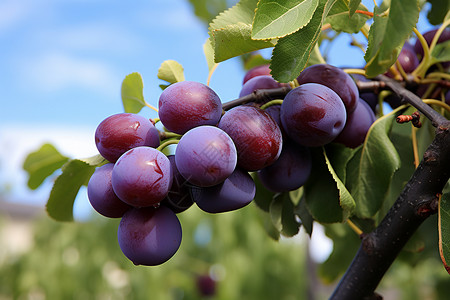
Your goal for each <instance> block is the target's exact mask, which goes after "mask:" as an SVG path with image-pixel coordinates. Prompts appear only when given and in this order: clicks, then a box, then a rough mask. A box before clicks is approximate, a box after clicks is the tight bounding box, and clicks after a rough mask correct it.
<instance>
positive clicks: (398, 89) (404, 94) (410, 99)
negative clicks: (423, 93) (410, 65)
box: [376, 75, 448, 127]
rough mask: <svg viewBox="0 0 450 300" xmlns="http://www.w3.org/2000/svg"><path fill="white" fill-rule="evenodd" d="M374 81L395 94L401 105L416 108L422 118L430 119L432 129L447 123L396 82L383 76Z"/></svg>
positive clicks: (442, 117)
mask: <svg viewBox="0 0 450 300" xmlns="http://www.w3.org/2000/svg"><path fill="white" fill-rule="evenodd" d="M376 79H377V80H380V81H381V82H383V83H384V85H385V86H386V87H387V88H389V89H390V90H391V91H393V92H394V93H395V94H397V96H399V98H400V99H401V101H402V103H409V104H411V105H412V106H414V107H415V108H417V109H418V110H419V111H420V112H421V113H422V114H423V115H424V116H426V117H427V118H428V119H430V121H431V123H432V124H433V126H434V127H438V126H440V125H442V124H445V123H446V122H448V120H447V119H446V118H445V117H444V116H442V115H441V114H439V113H438V112H437V111H435V110H434V109H433V108H432V107H431V106H429V105H428V104H425V103H424V102H423V101H422V99H420V98H419V97H418V96H417V95H415V94H414V93H413V92H411V91H408V90H407V89H405V88H404V87H403V86H402V85H401V84H400V83H398V82H397V81H395V80H392V79H390V78H388V77H386V76H384V75H378V76H377V77H376Z"/></svg>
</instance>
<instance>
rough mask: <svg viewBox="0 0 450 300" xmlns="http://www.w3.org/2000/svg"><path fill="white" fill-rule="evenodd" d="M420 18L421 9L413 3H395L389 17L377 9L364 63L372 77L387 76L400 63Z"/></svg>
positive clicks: (407, 0) (402, 0) (406, 0)
mask: <svg viewBox="0 0 450 300" xmlns="http://www.w3.org/2000/svg"><path fill="white" fill-rule="evenodd" d="M418 18H419V5H418V3H417V1H412V0H392V1H391V3H390V7H389V11H388V13H385V11H384V10H383V8H380V7H375V12H374V18H373V24H372V26H371V27H370V31H369V45H368V47H367V51H366V54H365V56H364V59H365V60H366V62H367V65H366V74H367V76H369V77H373V76H376V75H378V74H381V73H384V72H385V71H386V70H387V69H388V68H389V67H390V66H392V64H394V62H395V61H396V60H397V57H398V54H399V53H400V50H401V48H402V46H403V44H404V42H405V40H406V39H407V38H408V37H409V36H410V34H411V32H412V29H413V28H414V26H415V25H416V23H417V20H418Z"/></svg>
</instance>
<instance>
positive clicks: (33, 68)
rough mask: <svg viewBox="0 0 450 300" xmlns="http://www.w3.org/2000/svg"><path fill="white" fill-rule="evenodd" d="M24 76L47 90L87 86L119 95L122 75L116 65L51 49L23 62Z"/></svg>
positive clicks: (30, 82)
mask: <svg viewBox="0 0 450 300" xmlns="http://www.w3.org/2000/svg"><path fill="white" fill-rule="evenodd" d="M19 71H20V72H21V76H23V78H24V79H25V80H27V81H28V82H26V83H24V84H25V85H27V86H28V85H29V84H30V85H32V86H34V87H35V88H39V89H41V90H42V91H44V92H53V91H60V90H64V89H66V88H71V87H72V88H73V87H75V88H83V89H84V88H87V89H91V90H95V91H98V92H102V93H104V94H107V95H116V94H117V87H118V86H120V83H121V80H122V78H121V77H120V76H118V75H117V74H116V72H115V71H114V70H113V68H112V67H111V66H110V65H108V64H106V63H104V62H101V61H97V60H88V59H84V58H79V57H74V56H70V55H69V54H66V53H62V52H53V53H52V52H48V53H45V54H42V55H40V56H35V57H33V58H32V59H31V58H27V59H26V60H25V61H23V62H21V63H19Z"/></svg>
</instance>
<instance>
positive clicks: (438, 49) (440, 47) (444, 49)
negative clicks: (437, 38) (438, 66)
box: [431, 40, 450, 62]
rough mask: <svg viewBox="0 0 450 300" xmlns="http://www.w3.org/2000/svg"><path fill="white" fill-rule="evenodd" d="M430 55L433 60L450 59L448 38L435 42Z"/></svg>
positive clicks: (449, 41)
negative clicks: (441, 41)
mask: <svg viewBox="0 0 450 300" xmlns="http://www.w3.org/2000/svg"><path fill="white" fill-rule="evenodd" d="M431 56H432V57H433V60H434V61H435V62H444V61H450V40H448V41H445V42H443V43H439V44H436V46H435V47H434V48H433V51H431Z"/></svg>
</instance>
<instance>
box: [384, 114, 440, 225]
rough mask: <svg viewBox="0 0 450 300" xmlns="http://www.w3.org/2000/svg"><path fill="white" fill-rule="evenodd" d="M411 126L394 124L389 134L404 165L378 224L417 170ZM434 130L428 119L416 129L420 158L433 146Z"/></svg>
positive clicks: (385, 201)
mask: <svg viewBox="0 0 450 300" xmlns="http://www.w3.org/2000/svg"><path fill="white" fill-rule="evenodd" d="M414 111H416V109H415V108H413V107H410V108H408V109H407V110H406V111H404V112H403V114H405V115H411V114H412V113H413V112H414ZM411 126H412V125H410V124H398V123H395V122H394V123H393V126H392V129H391V133H390V134H389V138H390V140H391V142H392V143H393V144H394V146H395V149H396V150H397V152H398V154H399V156H400V161H401V162H402V165H401V168H399V169H398V170H397V171H395V173H394V176H393V177H392V180H391V183H390V185H389V190H388V193H387V195H386V198H385V200H384V202H383V205H382V207H381V209H380V211H379V213H378V215H377V222H378V223H379V222H380V221H381V219H382V218H383V217H384V216H385V214H386V213H387V212H388V210H389V209H390V207H391V206H392V205H393V204H394V202H395V200H397V198H398V195H400V193H401V191H402V190H403V188H404V186H405V184H406V183H407V182H408V180H409V179H410V178H411V174H412V173H413V172H414V170H415V166H414V155H413V146H412V139H411ZM434 130H435V128H434V127H433V125H432V124H431V122H430V121H429V120H428V119H427V118H423V120H422V127H421V128H419V129H416V133H417V141H418V152H419V158H420V157H423V154H424V152H425V150H426V148H428V146H429V145H430V144H431V142H432V140H433V138H434V136H435V132H434Z"/></svg>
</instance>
